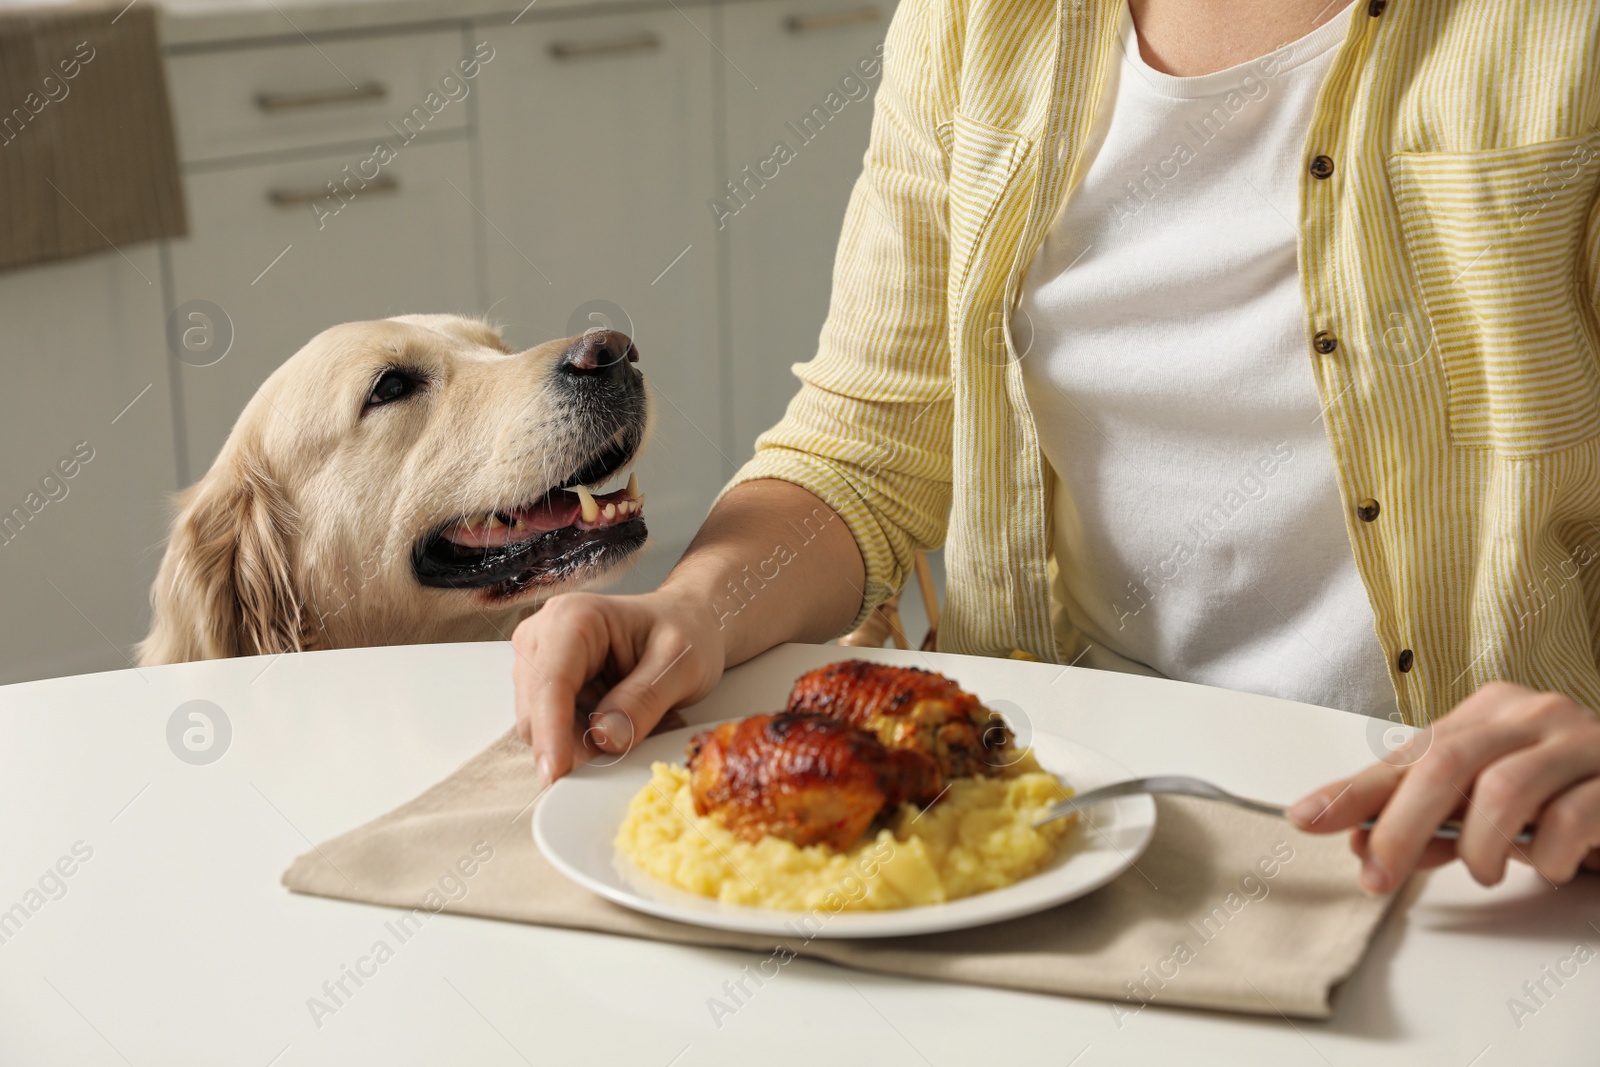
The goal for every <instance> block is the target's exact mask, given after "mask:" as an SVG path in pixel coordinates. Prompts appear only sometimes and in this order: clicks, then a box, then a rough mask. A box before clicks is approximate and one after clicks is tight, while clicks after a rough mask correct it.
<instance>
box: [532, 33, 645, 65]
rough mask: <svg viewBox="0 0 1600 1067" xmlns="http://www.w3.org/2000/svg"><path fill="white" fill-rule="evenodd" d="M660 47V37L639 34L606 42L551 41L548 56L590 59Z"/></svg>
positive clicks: (614, 38)
mask: <svg viewBox="0 0 1600 1067" xmlns="http://www.w3.org/2000/svg"><path fill="white" fill-rule="evenodd" d="M660 47H661V38H660V37H658V36H656V35H655V34H653V33H640V34H635V35H634V36H632V37H613V38H612V39H610V40H608V41H552V42H551V44H550V54H551V55H552V56H554V57H555V58H557V59H592V58H593V57H595V56H614V55H620V54H622V53H624V52H654V51H655V50H656V49H658V48H660Z"/></svg>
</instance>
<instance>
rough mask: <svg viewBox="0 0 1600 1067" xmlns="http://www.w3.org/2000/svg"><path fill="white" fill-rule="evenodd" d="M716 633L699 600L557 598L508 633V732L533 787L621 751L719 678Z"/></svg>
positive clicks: (720, 650) (719, 634) (662, 594)
mask: <svg viewBox="0 0 1600 1067" xmlns="http://www.w3.org/2000/svg"><path fill="white" fill-rule="evenodd" d="M723 636H724V635H723V631H722V630H720V629H719V628H718V626H717V623H716V618H715V616H714V615H713V614H712V613H711V611H710V610H709V609H708V608H706V607H705V606H704V605H703V604H700V603H697V602H686V601H684V600H682V599H681V598H679V597H676V596H675V595H674V594H672V593H668V592H666V591H663V590H657V591H656V592H653V593H646V594H644V595H642V596H602V595H598V594H594V593H567V594H565V595H562V596H557V597H553V598H552V599H551V600H550V602H549V603H547V604H545V605H544V606H543V607H542V608H540V609H539V610H538V611H536V612H535V613H534V614H532V615H530V616H529V617H528V618H526V619H524V620H523V621H522V622H521V623H520V624H519V625H518V626H517V629H516V632H515V633H514V634H513V635H512V637H511V646H512V650H513V652H514V653H515V663H514V666H513V670H512V675H513V680H514V682H515V685H516V694H517V733H518V735H520V736H521V737H522V739H523V740H524V741H526V742H528V744H530V745H531V746H532V747H533V750H534V754H535V758H536V759H537V761H538V767H539V773H540V776H541V777H542V778H543V784H542V785H541V788H543V786H545V785H548V784H550V783H551V782H554V781H555V780H556V779H557V778H560V777H561V776H562V775H564V774H566V773H567V772H568V771H570V770H571V769H572V768H573V767H574V766H576V765H578V764H579V763H583V762H585V761H586V760H588V759H590V758H593V757H594V756H595V755H596V754H597V753H600V752H607V753H622V752H626V751H627V750H628V749H630V748H632V747H633V744H634V742H635V741H639V740H643V739H644V738H645V736H646V735H648V734H649V733H650V731H651V730H652V729H654V728H655V727H656V725H657V724H658V723H660V722H661V721H662V719H663V716H665V715H666V714H667V713H668V712H669V711H670V710H671V709H673V708H675V707H678V706H679V705H682V704H688V703H691V702H693V701H695V700H698V699H700V698H701V697H703V696H705V695H706V694H707V693H709V692H710V691H711V689H712V687H713V686H715V685H716V684H717V680H718V679H719V678H721V677H722V669H723V664H724V661H725V657H724V644H723Z"/></svg>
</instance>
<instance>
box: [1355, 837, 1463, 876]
mask: <svg viewBox="0 0 1600 1067" xmlns="http://www.w3.org/2000/svg"><path fill="white" fill-rule="evenodd" d="M1370 836H1371V832H1370V831H1368V830H1361V829H1356V830H1351V831H1350V851H1351V852H1354V853H1355V854H1356V855H1357V856H1358V857H1360V858H1361V859H1363V860H1365V859H1366V858H1367V839H1368V838H1369V837H1370ZM1455 858H1456V843H1455V842H1454V841H1451V840H1449V839H1448V838H1442V837H1436V838H1434V839H1433V840H1432V841H1430V842H1428V847H1427V848H1425V849H1423V850H1422V858H1421V859H1419V860H1418V861H1417V867H1418V869H1422V868H1430V867H1443V866H1444V865H1445V864H1447V863H1449V862H1450V861H1451V860H1453V859H1455Z"/></svg>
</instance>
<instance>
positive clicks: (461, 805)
mask: <svg viewBox="0 0 1600 1067" xmlns="http://www.w3.org/2000/svg"><path fill="white" fill-rule="evenodd" d="M536 785H537V782H536V779H535V775H534V770H533V759H532V757H531V756H530V754H529V752H528V749H527V747H526V746H525V745H523V743H522V742H521V741H520V740H519V739H518V738H517V737H516V735H515V734H514V733H508V734H507V735H506V736H504V737H502V738H501V739H500V740H498V741H496V742H495V743H494V744H493V745H491V746H490V747H489V748H488V749H486V750H485V751H483V752H481V753H479V754H478V755H477V756H474V757H473V758H472V759H471V760H469V761H468V762H467V763H466V765H465V766H463V767H462V768H461V769H460V770H458V771H456V772H455V773H454V774H452V775H451V776H450V777H449V778H447V779H445V780H444V781H443V782H440V783H439V784H438V785H436V786H434V787H433V788H431V789H429V790H428V791H427V792H425V793H423V794H422V795H421V796H419V797H417V798H416V799H415V800H413V801H411V802H409V803H407V804H404V805H402V806H401V807H399V808H397V809H395V810H394V811H392V812H390V813H389V814H387V815H383V816H381V817H379V818H377V819H375V820H373V821H372V822H370V823H368V824H366V825H365V826H362V827H359V828H357V829H355V830H352V831H350V832H349V833H346V834H343V835H341V836H339V837H336V838H334V839H333V840H331V841H327V842H324V843H323V844H322V845H320V846H319V847H317V848H316V849H314V850H313V851H311V852H308V853H306V854H305V855H303V856H301V857H300V858H299V859H297V860H295V861H294V863H293V864H292V865H291V866H290V867H289V869H288V870H287V871H285V872H284V875H283V884H284V885H286V886H288V887H289V888H290V889H292V890H294V891H295V892H298V893H313V894H316V895H319V896H328V897H340V898H343V899H346V900H358V901H365V902H369V903H374V904H384V905H389V906H392V907H398V908H407V909H418V914H416V915H415V916H402V917H401V918H400V919H398V920H396V924H398V928H399V931H400V933H401V934H405V935H407V936H409V930H410V929H412V928H413V927H414V925H415V924H418V923H420V922H421V921H422V920H423V919H425V918H427V917H428V913H437V912H439V911H449V912H455V913H458V914H464V915H481V916H487V917H489V918H495V919H511V920H515V921H517V922H527V923H538V924H541V925H546V926H565V927H575V928H578V929H585V930H598V931H601V932H604V933H610V934H626V935H629V936H633V937H649V938H655V939H657V940H661V941H677V942H687V943H690V944H697V945H715V946H722V947H734V948H745V949H750V950H751V951H753V952H757V953H760V954H761V956H760V959H759V963H758V961H757V960H756V959H752V963H753V964H758V965H757V966H753V967H752V969H751V970H752V972H753V973H759V974H762V975H768V976H770V975H771V974H774V973H776V968H777V967H778V966H781V965H782V964H783V963H786V962H787V960H788V956H787V955H786V953H794V954H796V955H800V956H810V957H815V958H818V959H825V960H831V961H833V962H834V963H839V964H843V965H845V966H848V967H859V968H861V969H863V970H869V971H880V972H883V973H886V974H898V975H908V976H913V977H918V978H938V979H945V980H950V981H957V982H971V983H976V984H979V985H989V986H1003V987H1007V988H1012V989H1025V990H1030V991H1033V992H1041V993H1058V994H1068V995H1074V996H1089V997H1101V998H1105V999H1108V1000H1111V1001H1113V1002H1114V1006H1115V1009H1116V1012H1117V1014H1118V1017H1119V1020H1120V1019H1121V1018H1122V1013H1127V1012H1137V1011H1139V1010H1142V1007H1143V1005H1144V1004H1145V1003H1153V1004H1158V1005H1180V1004H1181V1005H1188V1006H1191V1007H1204V1008H1222V1009H1227V1010H1232V1011H1243V1012H1259V1013H1262V1014H1268V1015H1279V1014H1283V1015H1297V1016H1307V1017H1313V1018H1321V1017H1326V1016H1328V1015H1330V1014H1331V1012H1332V1008H1331V1004H1330V997H1331V994H1332V990H1333V987H1334V986H1336V985H1337V984H1338V983H1339V982H1340V981H1341V980H1343V979H1344V978H1345V977H1347V976H1348V975H1349V974H1350V973H1351V971H1353V970H1354V969H1355V966H1356V964H1357V963H1358V962H1359V961H1360V959H1361V955H1362V953H1363V952H1365V951H1366V947H1367V943H1368V941H1369V940H1370V939H1371V937H1372V934H1373V932H1374V930H1375V929H1376V928H1377V926H1378V923H1379V922H1380V921H1381V920H1382V918H1383V916H1384V913H1385V912H1386V911H1387V909H1388V907H1389V905H1390V902H1391V900H1392V897H1384V898H1373V897H1368V896H1367V895H1365V894H1364V893H1362V892H1361V891H1360V890H1359V889H1358V888H1357V887H1356V880H1355V878H1356V862H1355V859H1354V857H1352V856H1351V855H1350V853H1349V852H1348V851H1347V849H1346V848H1345V843H1344V839H1343V837H1342V836H1334V837H1313V836H1311V835H1307V834H1301V833H1298V832H1296V831H1295V830H1293V829H1291V828H1290V827H1289V826H1288V824H1287V823H1285V822H1283V821H1282V820H1279V819H1273V818H1269V817H1267V816H1262V815H1255V814H1253V813H1250V812H1245V811H1240V810H1238V809H1235V808H1231V807H1226V806H1224V805H1220V804H1212V803H1206V802H1203V801H1192V800H1178V799H1172V798H1159V799H1158V805H1159V817H1158V823H1157V830H1156V836H1155V840H1153V841H1152V842H1151V843H1150V847H1149V849H1148V850H1147V851H1146V852H1145V854H1144V855H1143V856H1141V857H1140V858H1139V861H1138V863H1137V864H1136V866H1135V868H1134V869H1132V870H1129V871H1127V872H1126V873H1125V874H1123V875H1122V876H1121V877H1120V878H1118V879H1117V880H1116V881H1114V882H1112V883H1111V884H1110V885H1108V886H1106V887H1104V888H1102V889H1100V890H1098V891H1096V892H1094V893H1091V894H1089V895H1088V896H1086V897H1083V898H1081V899H1079V900H1076V901H1073V902H1071V903H1068V904H1064V905H1062V906H1061V907H1058V908H1054V909H1052V910H1050V911H1047V912H1043V913H1040V914H1038V915H1033V916H1029V917H1027V918H1023V919H1015V920H1012V921H1010V922H1005V923H1000V924H997V925H993V926H984V927H978V928H975V929H971V930H963V931H959V932H955V933H947V934H932V935H924V936H918V937H904V938H884V939H881V940H874V941H843V940H827V939H825V938H815V937H808V936H807V934H806V932H805V931H806V927H804V926H800V925H797V927H796V929H797V931H798V932H797V933H796V935H795V936H793V937H788V938H784V939H781V940H778V941H775V940H774V939H773V938H772V937H770V936H768V937H762V936H752V935H748V934H738V933H729V932H724V931H719V930H708V929H704V928H701V927H697V926H686V925H681V924H678V923H674V922H669V921H666V920H662V919H655V918H651V917H650V916H647V915H641V914H638V913H636V912H633V911H629V910H627V909H625V908H622V907H618V906H617V905H614V904H611V903H610V902H608V901H605V900H602V899H601V898H600V897H597V896H594V895H593V894H591V893H589V892H588V891H587V890H584V889H581V888H579V887H578V886H577V885H576V884H574V883H572V882H570V881H568V880H567V879H566V878H565V877H563V876H562V875H561V874H559V873H558V872H557V871H556V870H555V869H554V868H552V867H551V866H550V865H549V864H548V863H547V862H546V861H545V859H544V857H543V856H542V855H541V854H540V853H539V850H538V848H537V847H536V846H535V845H534V843H533V838H532V834H531V833H530V830H529V820H530V818H531V812H532V810H533V806H534V803H535V800H536V788H535V787H536ZM396 924H391V925H396ZM812 929H815V926H813V927H812ZM775 950H776V951H775ZM769 960H770V961H771V962H769ZM732 1007H733V1006H732V1005H729V1009H730V1011H731V1010H732Z"/></svg>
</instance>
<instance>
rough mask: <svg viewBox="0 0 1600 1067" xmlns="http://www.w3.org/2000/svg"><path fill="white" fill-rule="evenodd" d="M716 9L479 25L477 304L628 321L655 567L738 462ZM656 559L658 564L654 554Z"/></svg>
mask: <svg viewBox="0 0 1600 1067" xmlns="http://www.w3.org/2000/svg"><path fill="white" fill-rule="evenodd" d="M711 27H712V18H711V9H710V8H708V7H706V6H704V5H690V4H680V5H678V9H674V8H672V7H666V8H656V9H649V10H641V11H634V12H630V13H627V14H605V15H586V16H582V17H573V18H560V19H550V20H547V21H542V22H529V23H522V24H518V25H508V26H486V27H481V28H480V29H479V30H478V31H477V32H478V33H480V34H481V35H482V37H483V38H484V39H485V40H487V41H488V42H489V43H490V44H491V45H492V46H493V48H494V50H495V59H494V62H493V63H491V64H490V65H488V66H487V67H486V68H485V69H484V71H483V74H482V76H481V77H480V78H479V86H478V88H479V96H478V107H479V116H480V120H479V127H478V150H479V154H480V156H481V158H482V163H483V190H484V194H483V204H482V208H483V221H484V232H483V240H484V250H485V263H486V267H487V275H488V305H489V307H490V309H491V312H492V315H493V317H494V318H495V319H497V320H500V321H502V322H504V323H505V324H506V326H507V334H508V337H509V338H510V339H511V340H512V342H513V344H515V345H518V346H525V345H531V344H535V343H537V342H539V341H543V340H548V339H550V338H553V337H562V336H567V335H569V334H575V333H581V332H582V331H583V330H584V329H585V328H587V327H589V326H594V325H598V326H608V327H613V328H617V329H622V330H625V331H626V332H628V333H629V334H630V335H631V336H632V337H633V338H634V341H635V343H636V344H637V345H638V348H639V351H640V362H639V367H640V369H641V370H642V371H644V374H645V379H646V381H647V382H648V384H649V387H650V390H651V393H652V395H653V397H654V400H655V412H656V418H655V429H654V432H653V435H652V441H651V443H650V445H649V446H648V448H647V450H646V453H645V457H644V459H643V460H642V462H641V463H640V464H639V465H638V471H639V480H640V482H641V485H642V487H643V489H644V491H645V493H646V495H647V496H648V497H649V503H648V505H647V506H646V509H645V517H646V520H647V522H648V525H649V526H650V529H651V533H652V536H653V538H654V541H655V545H654V547H653V549H652V551H651V557H650V558H651V561H652V563H653V564H655V565H657V566H658V567H659V566H660V565H662V564H664V563H670V561H671V560H672V559H676V558H677V556H678V555H679V554H680V553H681V552H682V550H683V548H684V547H685V546H686V545H687V543H688V541H689V539H690V537H691V536H692V535H693V533H694V531H695V530H696V529H697V528H698V527H699V525H700V520H701V519H702V518H704V516H705V512H706V510H707V508H708V507H709V506H710V504H711V500H712V498H713V497H714V495H715V494H716V491H717V489H718V488H719V487H720V486H721V485H722V483H723V481H724V479H725V478H726V477H727V476H728V475H729V474H730V473H731V470H732V464H731V459H730V458H729V457H727V456H726V455H725V447H724V446H725V442H724V440H723V435H724V419H725V413H724V412H725V404H726V398H725V397H724V396H723V394H722V392H721V381H720V376H719V373H718V371H719V359H718V355H719V348H720V345H719V336H718V323H717V292H716V269H717V264H716V255H717V248H716V242H715V231H714V229H713V227H712V225H711V223H710V216H709V214H708V213H707V211H706V208H705V206H704V205H705V200H706V198H707V196H708V195H710V192H711V190H712V188H713V185H714V171H713V166H712V164H713V116H714V113H715V112H714V97H713V93H712V82H713V75H714V68H713V64H714V63H718V62H721V61H720V60H719V59H718V58H717V55H716V52H715V51H714V49H713V48H712V44H711V41H710V40H709V38H708V34H709V33H710V31H711ZM651 573H652V574H653V573H655V571H652V572H651Z"/></svg>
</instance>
